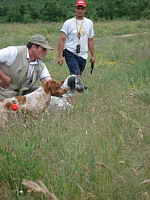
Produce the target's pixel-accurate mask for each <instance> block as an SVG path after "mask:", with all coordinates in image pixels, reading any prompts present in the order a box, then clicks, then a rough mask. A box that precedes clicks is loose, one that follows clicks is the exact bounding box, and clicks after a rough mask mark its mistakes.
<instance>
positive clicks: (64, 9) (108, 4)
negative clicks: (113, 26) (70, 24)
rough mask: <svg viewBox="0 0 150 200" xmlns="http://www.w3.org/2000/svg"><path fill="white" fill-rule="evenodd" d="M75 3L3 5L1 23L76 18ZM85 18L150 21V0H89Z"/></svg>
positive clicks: (48, 1) (47, 1) (39, 1)
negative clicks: (142, 19)
mask: <svg viewBox="0 0 150 200" xmlns="http://www.w3.org/2000/svg"><path fill="white" fill-rule="evenodd" d="M74 5H75V1H73V0H71V1H69V2H67V3H66V1H65V0H63V1H62V0H58V1H54V0H43V1H42V0H35V1H32V2H31V1H29V0H27V1H25V0H21V1H17V0H11V1H10V0H7V1H6V0H2V1H1V2H0V22H11V23H12V22H20V23H31V22H32V23H36V22H39V21H41V22H59V21H64V20H65V19H67V18H69V17H72V16H73V15H74ZM86 16H87V17H89V18H91V19H92V20H95V21H98V20H112V19H120V18H122V19H131V20H137V19H141V18H145V19H150V1H149V0H132V1H129V0H101V1H99V0H95V1H94V2H93V0H87V13H86Z"/></svg>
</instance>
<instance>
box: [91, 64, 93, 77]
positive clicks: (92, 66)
mask: <svg viewBox="0 0 150 200" xmlns="http://www.w3.org/2000/svg"><path fill="white" fill-rule="evenodd" d="M93 69H94V63H91V74H92V72H93Z"/></svg>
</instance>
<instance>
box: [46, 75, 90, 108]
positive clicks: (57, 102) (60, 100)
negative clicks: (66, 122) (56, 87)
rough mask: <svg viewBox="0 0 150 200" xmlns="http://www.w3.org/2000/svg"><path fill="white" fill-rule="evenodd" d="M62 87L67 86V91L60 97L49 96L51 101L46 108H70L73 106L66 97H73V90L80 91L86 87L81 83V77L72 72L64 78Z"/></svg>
mask: <svg viewBox="0 0 150 200" xmlns="http://www.w3.org/2000/svg"><path fill="white" fill-rule="evenodd" d="M62 87H63V88H68V91H67V93H65V94H64V95H63V96H62V97H55V96H51V103H50V105H49V107H48V110H49V109H56V110H68V109H72V108H73V106H72V105H71V104H70V103H69V102H68V98H69V97H73V96H74V94H75V92H79V93H81V92H84V90H86V89H87V87H86V86H85V85H84V84H83V82H82V81H81V79H80V78H79V77H78V76H76V75H74V74H72V75H69V76H68V77H67V78H66V79H65V81H64V83H63V85H62Z"/></svg>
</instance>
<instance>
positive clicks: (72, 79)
mask: <svg viewBox="0 0 150 200" xmlns="http://www.w3.org/2000/svg"><path fill="white" fill-rule="evenodd" d="M75 79H76V77H75V76H70V77H69V78H68V87H69V88H70V90H75Z"/></svg>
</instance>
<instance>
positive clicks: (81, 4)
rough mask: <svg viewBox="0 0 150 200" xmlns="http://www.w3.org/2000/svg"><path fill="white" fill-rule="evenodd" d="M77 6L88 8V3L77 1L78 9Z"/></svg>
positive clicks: (82, 0)
mask: <svg viewBox="0 0 150 200" xmlns="http://www.w3.org/2000/svg"><path fill="white" fill-rule="evenodd" d="M77 6H83V7H85V8H86V2H85V1H84V0H78V1H76V7H77Z"/></svg>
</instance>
